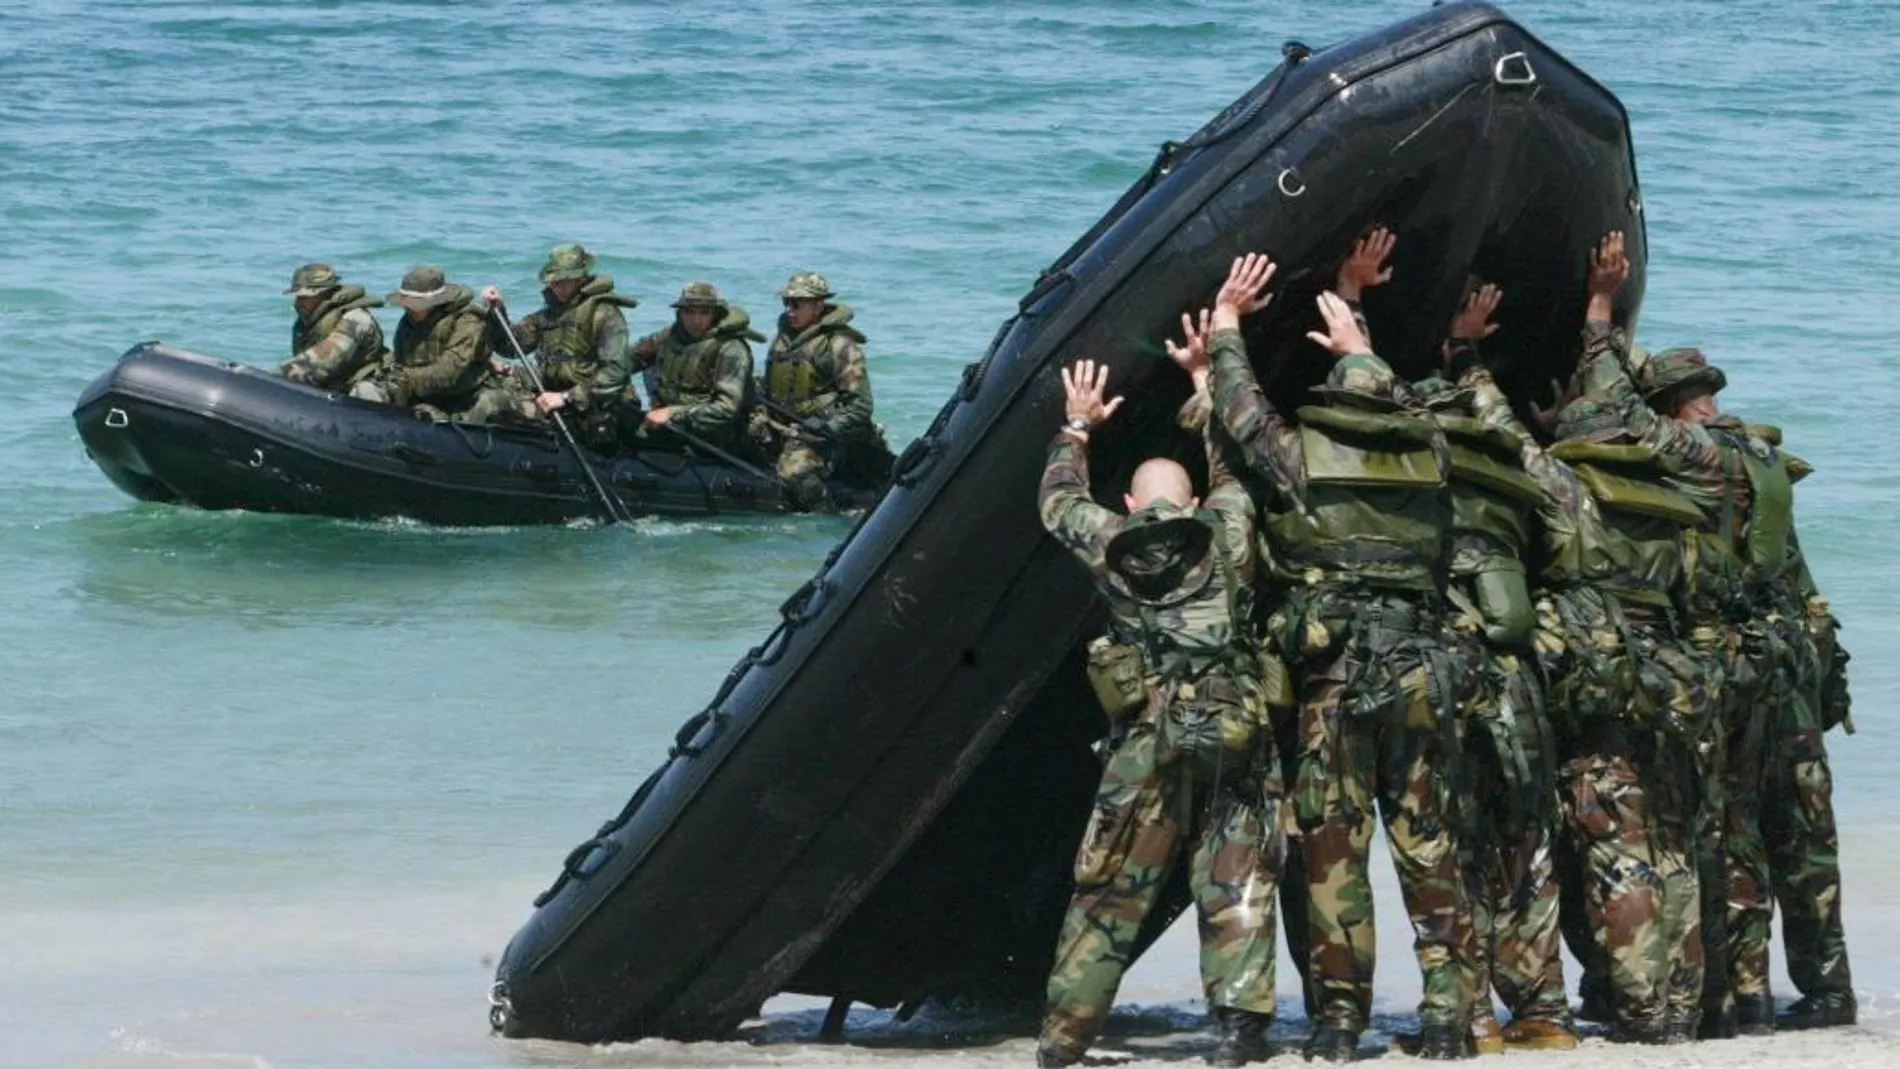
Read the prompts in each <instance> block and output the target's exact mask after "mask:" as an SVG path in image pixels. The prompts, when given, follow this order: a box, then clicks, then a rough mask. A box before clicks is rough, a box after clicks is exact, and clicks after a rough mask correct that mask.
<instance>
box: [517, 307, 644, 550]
mask: <svg viewBox="0 0 1900 1069" xmlns="http://www.w3.org/2000/svg"><path fill="white" fill-rule="evenodd" d="M488 311H489V313H490V314H491V315H493V316H494V317H495V322H496V323H497V324H499V325H500V327H501V332H502V334H503V335H504V336H505V337H507V339H508V345H509V347H510V348H512V349H514V351H515V359H516V360H517V361H519V362H520V364H521V367H522V369H523V370H524V371H526V372H527V373H528V381H529V382H531V383H533V384H534V392H535V395H536V396H539V395H541V394H544V393H546V392H547V384H546V383H543V382H542V381H541V372H540V371H539V370H537V369H536V368H535V366H534V361H532V360H530V359H528V354H527V352H526V351H524V350H523V349H522V348H521V342H520V341H519V340H517V339H516V338H515V331H514V328H513V327H512V326H510V325H509V324H508V309H507V308H505V307H503V306H502V305H500V304H496V305H492V306H490V307H489V309H488ZM548 415H550V416H552V417H554V426H555V429H557V430H559V431H560V432H561V440H562V441H564V442H566V443H567V447H568V448H569V449H571V450H573V451H574V459H575V461H577V462H578V463H579V464H580V466H581V474H583V475H586V476H587V484H588V485H589V486H591V487H593V488H594V495H595V496H596V497H598V498H600V503H601V506H602V507H603V508H605V509H606V510H607V518H608V519H609V520H611V521H612V522H614V523H618V524H631V523H632V522H633V517H632V516H631V515H629V514H628V513H627V506H626V504H625V502H622V501H621V500H620V498H619V496H618V495H616V494H615V493H614V492H613V491H611V490H609V489H607V486H606V484H604V483H602V482H601V481H600V476H598V475H596V474H594V466H593V465H592V464H590V463H588V461H587V453H586V452H585V451H584V450H582V449H581V445H580V443H579V442H577V441H575V440H574V432H573V431H570V430H568V429H567V421H566V420H564V419H562V418H561V413H560V412H559V411H558V410H557V411H554V412H549V413H548Z"/></svg>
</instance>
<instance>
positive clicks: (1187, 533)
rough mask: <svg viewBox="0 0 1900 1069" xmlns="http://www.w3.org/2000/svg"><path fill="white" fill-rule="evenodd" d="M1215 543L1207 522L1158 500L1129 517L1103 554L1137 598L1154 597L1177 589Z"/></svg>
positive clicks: (1174, 505) (1212, 531)
mask: <svg viewBox="0 0 1900 1069" xmlns="http://www.w3.org/2000/svg"><path fill="white" fill-rule="evenodd" d="M1213 545H1214V528H1213V527H1212V526H1210V525H1209V524H1208V523H1207V522H1206V521H1204V520H1202V519H1200V518H1199V517H1197V516H1196V515H1195V514H1194V513H1193V512H1191V511H1188V510H1186V509H1183V508H1182V507H1181V506H1179V505H1176V504H1174V503H1172V502H1157V503H1155V504H1152V505H1149V506H1148V507H1147V508H1144V509H1140V510H1138V511H1136V512H1135V513H1134V514H1132V515H1130V516H1129V517H1128V519H1127V521H1126V522H1124V523H1123V524H1122V529H1121V533H1119V534H1117V535H1116V536H1115V537H1114V538H1111V539H1109V541H1108V545H1107V547H1105V548H1104V549H1103V551H1102V558H1103V562H1104V563H1105V564H1107V565H1108V570H1109V571H1111V572H1114V573H1115V574H1116V575H1119V576H1121V577H1122V581H1123V582H1125V583H1127V584H1128V589H1129V590H1130V591H1132V592H1133V593H1134V594H1135V596H1136V597H1141V598H1158V597H1161V596H1163V595H1165V594H1167V593H1168V592H1170V591H1172V590H1175V589H1177V588H1178V587H1180V586H1181V584H1182V582H1183V581H1184V580H1185V579H1186V578H1187V577H1188V575H1189V574H1190V573H1191V572H1193V571H1194V569H1195V567H1196V566H1197V565H1199V564H1201V563H1202V562H1203V561H1205V560H1207V559H1208V551H1209V550H1211V549H1212V548H1213Z"/></svg>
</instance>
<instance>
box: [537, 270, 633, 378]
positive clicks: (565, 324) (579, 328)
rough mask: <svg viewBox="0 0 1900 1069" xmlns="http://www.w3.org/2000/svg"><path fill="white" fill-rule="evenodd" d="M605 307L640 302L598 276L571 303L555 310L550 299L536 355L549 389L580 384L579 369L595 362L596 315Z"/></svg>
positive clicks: (543, 314)
mask: <svg viewBox="0 0 1900 1069" xmlns="http://www.w3.org/2000/svg"><path fill="white" fill-rule="evenodd" d="M602 304H609V305H613V306H615V307H618V308H636V307H638V306H639V304H640V302H639V301H637V300H635V299H634V298H632V297H628V296H626V295H624V294H619V293H615V292H614V280H613V279H612V278H611V277H610V276H607V275H595V276H594V277H593V278H590V279H588V280H587V284H586V285H584V286H582V287H581V288H580V289H579V290H576V291H575V293H574V298H573V301H572V303H570V304H568V305H566V306H564V307H560V308H556V307H555V305H554V302H553V301H552V300H551V299H550V300H549V301H548V305H547V307H546V308H544V309H542V310H541V315H542V317H543V318H542V324H541V336H540V339H539V341H538V342H537V343H536V348H535V351H536V352H538V353H539V354H540V356H541V363H540V367H541V374H542V377H543V378H544V379H545V380H546V381H547V384H548V388H549V389H555V390H564V389H568V388H570V387H573V386H577V385H579V384H580V382H581V379H582V378H583V377H584V375H583V374H577V373H576V369H577V368H578V367H581V366H583V365H591V364H593V363H594V361H595V356H596V353H595V346H596V344H597V341H598V339H596V338H595V337H594V318H595V311H596V310H597V309H599V307H600V306H601V305H602Z"/></svg>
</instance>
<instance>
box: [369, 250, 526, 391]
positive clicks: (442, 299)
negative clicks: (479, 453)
mask: <svg viewBox="0 0 1900 1069" xmlns="http://www.w3.org/2000/svg"><path fill="white" fill-rule="evenodd" d="M387 300H388V301H389V303H390V304H393V305H397V306H399V307H401V308H402V309H403V318H402V322H401V323H400V324H398V325H397V327H396V348H395V351H394V352H393V353H391V354H390V358H389V359H388V360H387V361H385V362H384V364H383V366H382V367H381V368H380V369H378V370H377V371H376V372H375V373H374V374H373V375H371V376H370V377H369V378H367V379H364V380H363V381H362V382H359V383H358V384H357V385H356V387H355V388H354V389H352V390H351V391H350V394H351V396H353V397H360V398H363V399H364V400H367V401H380V402H382V403H384V404H391V405H407V406H415V407H416V409H417V413H418V414H419V415H427V416H431V417H434V418H443V417H447V416H454V415H457V414H460V413H463V412H466V411H468V409H469V408H470V407H472V406H473V405H474V404H475V397H476V395H477V394H478V393H480V392H481V389H482V387H483V385H484V384H486V383H487V382H488V381H489V377H490V374H491V371H490V368H489V366H488V342H487V339H486V337H485V333H486V329H487V326H486V324H487V317H486V316H484V315H483V314H482V312H481V310H480V309H479V308H478V307H477V306H476V304H475V295H474V294H473V293H471V292H470V291H469V288H468V287H467V286H461V285H457V284H455V283H452V282H450V281H449V280H448V277H447V276H446V275H445V274H444V273H443V271H442V269H441V268H440V267H436V266H434V265H424V266H422V267H416V268H412V269H410V271H409V273H408V274H405V275H403V276H402V285H401V287H400V288H398V289H397V290H396V292H394V293H392V294H390V295H389V297H388V298H387Z"/></svg>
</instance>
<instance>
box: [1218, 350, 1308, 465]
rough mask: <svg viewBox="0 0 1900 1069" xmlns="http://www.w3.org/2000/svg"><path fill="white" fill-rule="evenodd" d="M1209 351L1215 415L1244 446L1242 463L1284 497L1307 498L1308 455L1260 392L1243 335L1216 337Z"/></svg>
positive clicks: (1292, 429) (1288, 424)
mask: <svg viewBox="0 0 1900 1069" xmlns="http://www.w3.org/2000/svg"><path fill="white" fill-rule="evenodd" d="M1207 351H1208V361H1209V363H1210V364H1211V365H1212V374H1211V376H1210V378H1209V380H1208V388H1209V390H1210V392H1211V393H1212V395H1213V406H1214V412H1215V414H1216V415H1218V416H1219V417H1220V423H1221V425H1222V426H1224V427H1226V428H1227V433H1228V434H1230V435H1232V436H1233V439H1234V441H1235V443H1236V444H1238V445H1239V446H1240V454H1241V457H1242V459H1243V460H1244V461H1245V462H1246V463H1247V465H1248V466H1249V467H1250V468H1252V469H1254V470H1255V471H1256V472H1258V473H1259V475H1260V476H1261V477H1262V478H1264V479H1265V480H1266V481H1267V483H1268V484H1269V485H1271V486H1272V487H1273V488H1274V489H1275V490H1276V491H1278V492H1279V493H1280V495H1281V496H1282V497H1285V498H1287V499H1290V500H1293V501H1298V500H1300V499H1301V498H1303V497H1304V496H1305V495H1304V492H1303V491H1304V483H1305V479H1306V476H1305V471H1306V454H1305V449H1304V447H1303V446H1302V445H1301V444H1300V432H1299V429H1298V428H1297V427H1295V426H1294V425H1293V423H1292V422H1291V421H1290V420H1288V419H1286V418H1285V417H1284V416H1282V415H1280V413H1279V412H1278V411H1277V410H1276V409H1275V408H1274V407H1273V404H1272V402H1270V401H1268V400H1267V395H1266V394H1265V393H1264V392H1262V391H1261V389H1260V383H1259V380H1257V379H1255V378H1254V373H1253V366H1252V365H1251V364H1249V363H1248V362H1247V343H1246V342H1245V341H1243V340H1241V337H1240V331H1238V330H1223V331H1219V332H1217V333H1215V335H1214V337H1213V339H1212V340H1211V341H1210V342H1209V343H1208V347H1207Z"/></svg>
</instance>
